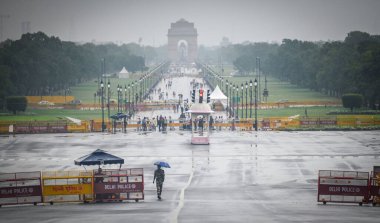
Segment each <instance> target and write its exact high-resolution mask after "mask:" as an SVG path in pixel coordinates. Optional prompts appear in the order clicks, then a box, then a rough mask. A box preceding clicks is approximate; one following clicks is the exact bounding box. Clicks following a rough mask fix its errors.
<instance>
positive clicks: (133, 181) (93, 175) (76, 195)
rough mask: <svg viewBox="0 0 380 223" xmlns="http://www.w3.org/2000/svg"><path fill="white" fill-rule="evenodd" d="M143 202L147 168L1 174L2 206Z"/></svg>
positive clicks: (0, 192)
mask: <svg viewBox="0 0 380 223" xmlns="http://www.w3.org/2000/svg"><path fill="white" fill-rule="evenodd" d="M123 200H134V201H136V202H138V201H140V200H144V169H142V168H128V169H107V170H101V171H100V172H99V170H93V171H80V170H73V171H43V172H40V171H38V172H19V173H1V174H0V207H1V206H2V205H17V204H34V205H37V203H50V204H54V203H56V202H85V203H87V202H91V201H123Z"/></svg>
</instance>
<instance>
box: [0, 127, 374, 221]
mask: <svg viewBox="0 0 380 223" xmlns="http://www.w3.org/2000/svg"><path fill="white" fill-rule="evenodd" d="M210 141H211V144H210V145H205V146H194V145H191V144H190V133H189V132H184V131H178V130H177V131H169V132H168V133H166V134H164V133H161V132H148V133H140V132H135V131H132V130H130V131H129V132H128V133H127V134H124V133H117V134H102V133H88V134H44V135H16V136H2V137H0V148H1V149H0V167H1V172H19V171H39V170H42V171H45V170H72V169H83V167H79V166H75V165H74V160H75V159H77V158H78V157H80V156H83V155H85V154H88V153H90V152H92V151H94V150H95V149H98V148H100V149H104V150H106V151H108V152H110V153H112V154H114V155H116V156H120V157H122V158H124V159H125V165H124V166H123V167H127V168H134V167H141V168H144V174H145V177H144V181H145V200H144V201H141V202H138V203H136V202H123V203H101V204H98V203H97V204H81V203H65V204H54V205H49V204H44V205H43V204H39V205H37V206H33V205H24V206H4V207H2V208H0V216H1V218H0V222H9V223H12V222H379V217H380V212H379V208H378V207H372V206H370V205H363V206H362V207H360V206H358V205H342V204H329V203H328V204H327V205H322V204H318V203H317V175H318V170H321V169H334V170H354V171H371V170H372V168H373V166H374V165H379V164H380V161H379V158H380V131H352V132H322V131H318V132H277V131H273V132H269V131H268V132H258V133H257V134H256V133H255V132H231V131H221V132H212V134H211V140H210ZM157 160H163V161H167V162H169V163H170V165H171V167H172V168H170V169H165V171H166V180H165V183H164V190H163V194H162V197H163V200H162V201H158V200H157V198H156V195H155V193H156V192H155V185H154V184H153V183H152V181H153V179H152V178H153V171H154V169H155V166H154V165H153V163H154V162H155V161H157ZM108 167H111V168H118V166H105V168H108ZM89 168H90V169H91V168H96V166H93V167H87V169H89Z"/></svg>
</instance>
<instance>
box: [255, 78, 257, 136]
mask: <svg viewBox="0 0 380 223" xmlns="http://www.w3.org/2000/svg"><path fill="white" fill-rule="evenodd" d="M254 85H255V131H257V79H255V82H254Z"/></svg>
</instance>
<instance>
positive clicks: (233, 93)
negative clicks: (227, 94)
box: [232, 85, 236, 117]
mask: <svg viewBox="0 0 380 223" xmlns="http://www.w3.org/2000/svg"><path fill="white" fill-rule="evenodd" d="M235 89H236V87H235V85H234V86H233V88H232V113H233V115H234V117H236V113H235V101H236V97H235Z"/></svg>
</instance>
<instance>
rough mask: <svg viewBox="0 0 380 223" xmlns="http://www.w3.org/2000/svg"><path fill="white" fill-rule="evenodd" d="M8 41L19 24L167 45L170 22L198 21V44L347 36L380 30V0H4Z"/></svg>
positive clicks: (67, 34) (0, 3) (0, 4)
mask: <svg viewBox="0 0 380 223" xmlns="http://www.w3.org/2000/svg"><path fill="white" fill-rule="evenodd" d="M0 14H1V15H10V17H9V18H6V19H3V36H4V38H11V39H18V38H20V36H21V23H22V22H24V21H30V24H31V31H32V32H36V31H43V32H45V33H47V34H48V35H54V36H58V37H60V38H61V39H63V40H70V41H85V42H90V41H92V40H96V41H113V42H123V43H128V42H138V39H139V37H142V39H143V41H142V43H143V44H144V45H155V46H158V45H162V44H166V42H167V37H166V35H167V31H168V28H169V27H170V23H172V22H175V21H177V20H179V19H180V18H184V19H186V20H188V21H190V22H194V23H195V27H196V28H197V30H198V42H199V43H200V44H204V45H218V44H219V43H220V41H221V39H222V37H223V36H226V37H228V38H229V39H230V40H231V41H232V42H233V43H239V42H243V41H247V40H248V41H253V42H259V41H266V42H272V41H278V42H280V41H281V40H282V39H283V38H291V39H293V38H297V39H301V40H312V41H317V40H342V39H344V38H345V36H346V35H347V33H348V32H350V31H354V30H360V31H364V32H369V33H371V34H379V33H380V0H261V1H257V0H187V1H185V0H0Z"/></svg>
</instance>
